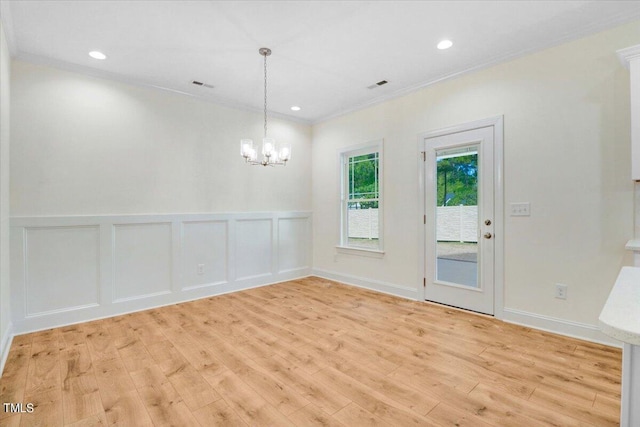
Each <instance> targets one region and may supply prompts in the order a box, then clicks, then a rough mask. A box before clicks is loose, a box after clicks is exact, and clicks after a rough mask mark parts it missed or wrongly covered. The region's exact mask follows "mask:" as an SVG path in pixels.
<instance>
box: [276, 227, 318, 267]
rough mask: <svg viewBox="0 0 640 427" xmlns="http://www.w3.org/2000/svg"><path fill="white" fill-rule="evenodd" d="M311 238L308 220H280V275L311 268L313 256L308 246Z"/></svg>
mask: <svg viewBox="0 0 640 427" xmlns="http://www.w3.org/2000/svg"><path fill="white" fill-rule="evenodd" d="M310 236H311V230H310V229H309V221H307V220H306V218H280V219H279V220H278V260H279V261H280V262H279V264H278V267H279V268H280V270H279V272H280V273H285V272H288V271H295V270H299V269H305V268H309V264H310V262H309V260H310V258H311V256H310V255H311V254H310V253H309V250H308V246H309V240H310Z"/></svg>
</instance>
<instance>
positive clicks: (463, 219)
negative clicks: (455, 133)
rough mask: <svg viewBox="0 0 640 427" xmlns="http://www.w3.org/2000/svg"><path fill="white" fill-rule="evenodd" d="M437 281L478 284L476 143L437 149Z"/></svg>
mask: <svg viewBox="0 0 640 427" xmlns="http://www.w3.org/2000/svg"><path fill="white" fill-rule="evenodd" d="M436 174H437V180H436V181H437V184H436V185H437V196H436V258H437V259H436V280H438V281H439V282H448V283H454V284H456V285H463V286H470V287H474V288H477V287H478V283H479V281H478V146H477V145H473V146H467V147H462V148H460V147H458V148H455V149H448V150H441V151H437V152H436Z"/></svg>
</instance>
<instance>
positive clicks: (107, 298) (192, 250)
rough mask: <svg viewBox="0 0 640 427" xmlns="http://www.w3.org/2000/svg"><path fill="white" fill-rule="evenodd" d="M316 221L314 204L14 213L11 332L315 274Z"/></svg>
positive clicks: (63, 323)
mask: <svg viewBox="0 0 640 427" xmlns="http://www.w3.org/2000/svg"><path fill="white" fill-rule="evenodd" d="M310 228H311V213H310V212H266V213H263V212H255V213H253V212H251V213H220V214H169V215H105V216H65V217H15V218H12V219H11V300H12V302H11V303H12V307H14V309H13V310H12V321H13V332H14V333H16V334H21V333H26V332H32V331H36V330H41V329H47V328H51V327H56V326H62V325H66V324H71V323H77V322H84V321H88V320H93V319H99V318H103V317H109V316H115V315H118V314H124V313H128V312H132V311H138V310H144V309H148V308H153V307H158V306H162V305H168V304H174V303H178V302H182V301H189V300H193V299H198V298H204V297H208V296H212V295H218V294H222V293H228V292H234V291H239V290H242V289H248V288H251V287H256V286H263V285H267V284H271V283H277V282H281V281H284V280H291V279H296V278H300V277H305V276H308V275H309V274H310V268H309V267H308V265H309V260H310V255H309V254H310V252H311V232H310ZM276 237H277V238H276Z"/></svg>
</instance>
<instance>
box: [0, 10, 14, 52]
mask: <svg viewBox="0 0 640 427" xmlns="http://www.w3.org/2000/svg"><path fill="white" fill-rule="evenodd" d="M0 21H1V22H2V29H3V30H4V36H5V39H6V40H7V46H8V47H9V53H10V54H11V56H16V54H17V52H18V47H17V46H16V37H15V34H14V32H13V19H12V18H11V2H8V1H0Z"/></svg>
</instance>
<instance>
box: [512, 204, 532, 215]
mask: <svg viewBox="0 0 640 427" xmlns="http://www.w3.org/2000/svg"><path fill="white" fill-rule="evenodd" d="M509 207H510V208H511V216H530V215H531V204H530V203H529V202H518V203H510V204H509Z"/></svg>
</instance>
